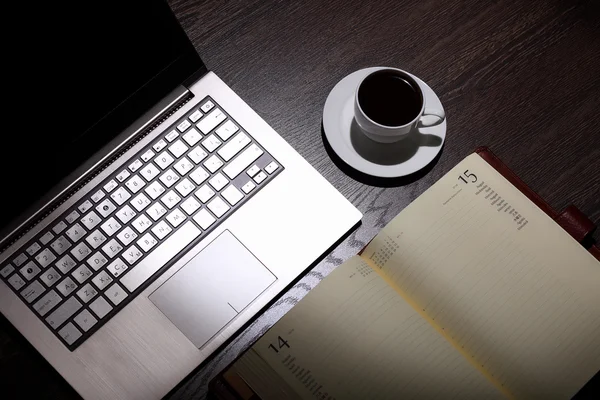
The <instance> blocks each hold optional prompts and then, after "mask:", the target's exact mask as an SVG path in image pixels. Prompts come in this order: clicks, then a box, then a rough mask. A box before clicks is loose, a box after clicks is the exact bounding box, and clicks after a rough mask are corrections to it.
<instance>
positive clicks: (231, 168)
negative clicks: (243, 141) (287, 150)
mask: <svg viewBox="0 0 600 400" xmlns="http://www.w3.org/2000/svg"><path fill="white" fill-rule="evenodd" d="M262 154H263V151H262V150H261V149H260V148H259V147H258V146H257V145H256V144H254V143H252V144H251V145H250V146H249V147H247V148H246V150H244V151H242V152H241V153H240V155H238V156H237V157H236V158H234V159H233V161H231V162H230V163H229V165H227V166H226V167H225V168H223V172H225V174H226V175H227V176H228V177H229V179H233V178H235V177H236V176H238V175H239V174H240V172H242V171H243V170H245V169H246V168H247V167H248V166H249V165H250V164H251V163H253V162H254V161H255V160H256V159H258V157H260V156H261V155H262Z"/></svg>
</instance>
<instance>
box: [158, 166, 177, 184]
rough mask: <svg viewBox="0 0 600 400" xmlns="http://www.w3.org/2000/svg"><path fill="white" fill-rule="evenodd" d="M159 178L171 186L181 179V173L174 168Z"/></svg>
mask: <svg viewBox="0 0 600 400" xmlns="http://www.w3.org/2000/svg"><path fill="white" fill-rule="evenodd" d="M159 179H160V181H161V182H162V183H163V184H164V185H165V186H166V187H168V188H170V187H171V186H173V185H174V184H175V183H176V182H177V181H178V180H179V175H177V173H175V171H173V170H172V169H169V170H167V172H165V173H164V174H162V175H161V177H160V178H159Z"/></svg>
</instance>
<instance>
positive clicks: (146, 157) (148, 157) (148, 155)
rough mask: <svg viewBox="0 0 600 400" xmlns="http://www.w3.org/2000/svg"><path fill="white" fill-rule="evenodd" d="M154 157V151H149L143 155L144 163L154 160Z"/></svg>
mask: <svg viewBox="0 0 600 400" xmlns="http://www.w3.org/2000/svg"><path fill="white" fill-rule="evenodd" d="M152 157H154V152H153V151H152V150H148V151H146V152H145V153H144V154H142V161H144V162H148V161H150V160H152Z"/></svg>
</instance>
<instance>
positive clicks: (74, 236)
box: [65, 223, 85, 243]
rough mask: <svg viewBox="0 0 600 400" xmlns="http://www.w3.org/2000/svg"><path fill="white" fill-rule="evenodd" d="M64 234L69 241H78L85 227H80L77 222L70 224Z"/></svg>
mask: <svg viewBox="0 0 600 400" xmlns="http://www.w3.org/2000/svg"><path fill="white" fill-rule="evenodd" d="M65 234H66V235H67V236H68V237H69V239H71V242H73V243H75V242H77V241H79V239H81V238H82V237H83V235H85V229H84V228H82V227H81V225H79V224H78V223H77V224H75V225H73V226H71V227H70V228H69V229H67V231H66V232H65Z"/></svg>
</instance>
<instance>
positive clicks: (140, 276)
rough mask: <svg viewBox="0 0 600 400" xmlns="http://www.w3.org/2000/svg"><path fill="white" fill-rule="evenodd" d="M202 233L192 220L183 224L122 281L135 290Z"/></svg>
mask: <svg viewBox="0 0 600 400" xmlns="http://www.w3.org/2000/svg"><path fill="white" fill-rule="evenodd" d="M200 233H201V231H200V229H198V228H196V226H195V225H194V224H193V223H192V222H191V221H188V222H186V223H185V224H183V225H181V227H180V228H179V229H178V230H177V231H175V232H173V233H172V234H171V236H169V237H168V238H167V239H165V240H164V242H162V243H161V244H160V245H158V246H157V247H156V248H155V249H154V250H153V251H152V252H151V253H150V254H148V255H147V256H146V257H145V258H144V259H143V260H142V261H140V262H139V263H138V264H137V265H136V266H135V267H132V268H131V270H130V271H129V272H128V273H127V274H125V275H124V276H123V278H121V283H122V284H123V286H125V287H126V288H127V290H129V291H130V292H133V291H134V290H135V289H137V288H138V287H139V286H140V285H141V284H142V283H144V282H145V281H146V280H147V279H148V278H150V277H151V276H152V275H154V273H155V272H156V271H158V270H159V269H160V268H162V267H163V266H164V265H165V264H166V263H167V262H169V261H170V260H171V259H172V258H173V257H175V256H176V255H177V254H178V253H179V252H180V251H181V250H183V249H184V248H185V247H186V246H187V245H188V244H190V243H191V242H192V241H193V240H194V239H195V238H197V237H198V236H199V235H200ZM109 291H110V288H109ZM107 297H108V294H107Z"/></svg>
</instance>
